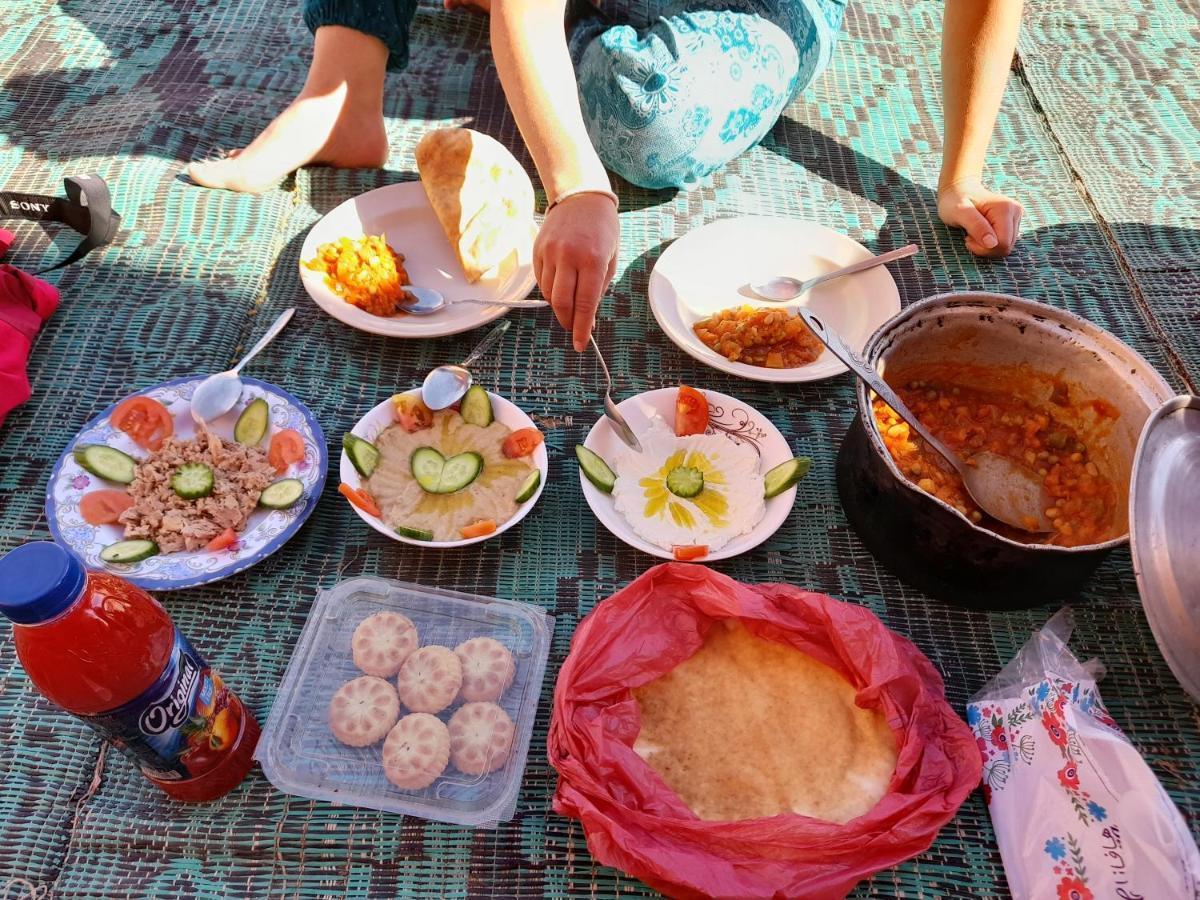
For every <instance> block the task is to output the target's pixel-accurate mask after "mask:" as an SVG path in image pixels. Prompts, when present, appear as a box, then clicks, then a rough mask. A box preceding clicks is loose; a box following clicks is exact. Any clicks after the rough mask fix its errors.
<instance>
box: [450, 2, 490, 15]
mask: <svg viewBox="0 0 1200 900" xmlns="http://www.w3.org/2000/svg"><path fill="white" fill-rule="evenodd" d="M442 2H443V4H444V5H445V7H446V9H448V10H455V9H468V10H470V11H471V12H476V13H482V14H483V15H485V16H487V15H491V12H492V0H442Z"/></svg>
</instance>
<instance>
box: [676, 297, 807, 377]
mask: <svg viewBox="0 0 1200 900" xmlns="http://www.w3.org/2000/svg"><path fill="white" fill-rule="evenodd" d="M692 330H693V331H694V332H695V333H696V337H698V338H700V341H701V342H702V343H703V344H704V345H705V346H706V347H708V348H709V349H710V350H713V351H715V352H717V353H719V354H721V355H722V356H723V357H725V358H726V359H727V360H729V361H730V362H740V363H745V364H746V365H748V366H760V367H762V368H767V369H792V368H796V367H798V366H806V365H808V364H809V363H811V362H815V361H816V360H817V358H818V357H819V356H820V355H821V353H822V352H824V350H825V345H824V344H822V343H821V339H820V338H818V337H817V336H816V335H815V334H813V333H812V332H811V331H810V330H809V328H808V326H807V325H805V324H804V320H803V319H801V318H800V317H799V316H798V315H796V314H795V313H794V312H791V311H788V310H783V309H768V308H763V307H755V306H749V305H746V306H736V307H734V308H732V309H723V310H721V311H720V312H718V313H714V314H713V315H711V316H709V317H708V318H707V319H702V320H700V321H699V322H697V323H696V324H695V325H693V326H692Z"/></svg>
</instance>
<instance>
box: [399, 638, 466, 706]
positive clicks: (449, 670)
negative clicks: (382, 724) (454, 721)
mask: <svg viewBox="0 0 1200 900" xmlns="http://www.w3.org/2000/svg"><path fill="white" fill-rule="evenodd" d="M461 687H462V663H460V662H459V661H458V657H457V656H455V655H454V651H453V650H451V649H450V648H449V647H439V646H437V645H436V644H430V645H429V646H428V647H422V648H421V649H420V650H417V651H415V652H414V653H413V654H412V655H411V656H409V657H408V659H406V660H405V661H404V665H402V666H401V667H400V674H399V675H398V676H396V689H397V690H398V691H399V692H400V702H402V703H403V704H404V705H405V706H406V707H407V708H408V709H411V710H412V711H413V712H423V713H436V712H441V711H442V710H443V709H445V708H446V707H447V706H449V705H450V704H451V703H453V702H454V698H455V697H457V696H458V691H459V689H460V688H461Z"/></svg>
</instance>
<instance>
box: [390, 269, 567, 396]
mask: <svg viewBox="0 0 1200 900" xmlns="http://www.w3.org/2000/svg"><path fill="white" fill-rule="evenodd" d="M404 290H405V291H406V292H407V293H409V294H410V295H412V297H413V298H414V300H413V302H412V303H405V304H404V305H403V306H401V307H400V311H401V312H406V313H408V314H409V315H410V316H431V315H433V314H434V313H436V312H441V311H442V310H443V309H445V308H446V307H447V306H453V305H454V304H456V303H479V304H482V305H484V306H503V307H506V308H507V309H540V308H541V307H543V306H549V305H550V304H549V303H547V302H546V301H545V300H496V299H488V298H484V297H463V298H461V299H456V300H447V299H446V298H445V297H444V296H443V295H442V292H441V291H435V290H434V289H433V288H427V287H413V286H412V285H405V287H404ZM426 405H428V404H426Z"/></svg>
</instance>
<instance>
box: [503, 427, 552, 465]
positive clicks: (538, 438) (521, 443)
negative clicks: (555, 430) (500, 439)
mask: <svg viewBox="0 0 1200 900" xmlns="http://www.w3.org/2000/svg"><path fill="white" fill-rule="evenodd" d="M544 440H546V438H545V436H544V435H543V434H542V433H541V432H540V431H538V430H537V429H536V428H518V429H517V430H516V431H514V432H513V433H512V434H510V435H509V436H508V437H506V438H505V439H504V443H503V444H501V445H500V452H501V453H503V454H504V455H505V456H507V457H508V458H509V459H520V458H521V457H522V456H528V455H529V454H530V453H532V452H533V451H534V450H536V449H537V448H538V446H539V445H540V444H541V443H542V442H543V441H544Z"/></svg>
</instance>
